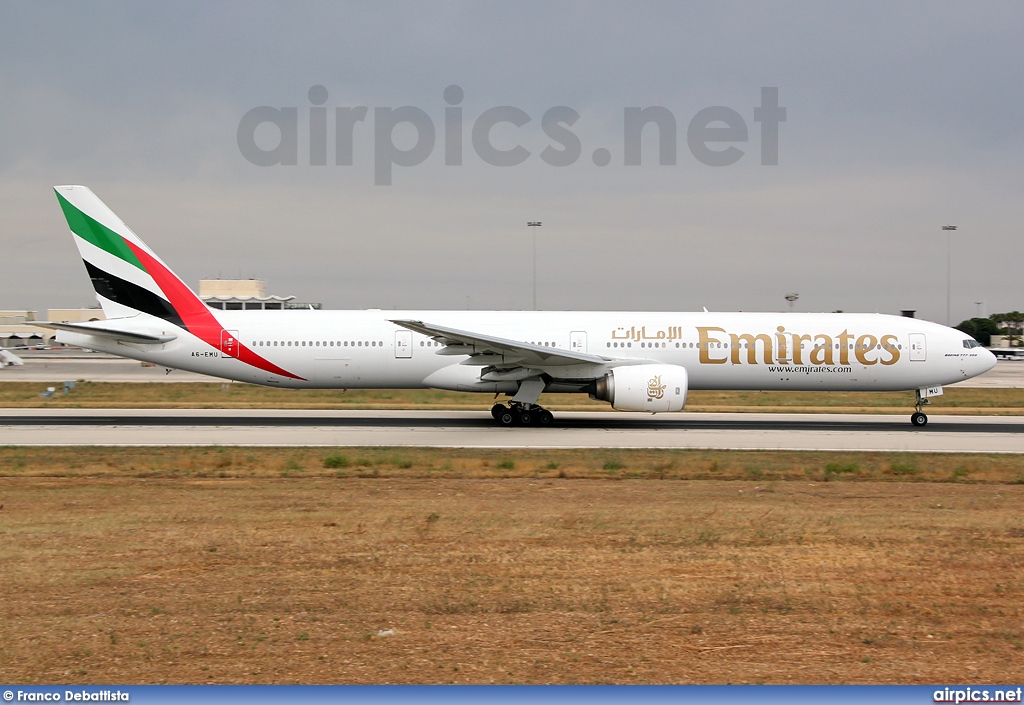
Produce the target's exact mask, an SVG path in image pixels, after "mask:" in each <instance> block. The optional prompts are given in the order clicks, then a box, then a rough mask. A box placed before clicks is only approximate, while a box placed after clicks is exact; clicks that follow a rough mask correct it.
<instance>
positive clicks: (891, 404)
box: [0, 381, 1024, 414]
mask: <svg viewBox="0 0 1024 705" xmlns="http://www.w3.org/2000/svg"><path fill="white" fill-rule="evenodd" d="M47 386H56V387H57V388H58V389H60V388H61V383H60V382H59V381H58V382H54V383H50V384H47V383H31V382H3V383H0V407H11V408H146V409H155V408H162V409H179V408H190V409H210V408H214V409H247V408H260V409H467V410H484V409H487V408H489V407H490V404H491V396H490V395H487V394H472V393H463V392H444V391H439V390H430V389H425V390H396V389H374V390H350V391H348V392H344V393H343V392H342V391H341V390H331V389H306V390H289V389H273V388H267V387H257V386H255V385H250V384H234V383H230V384H229V383H225V384H208V383H181V384H159V383H123V384H122V383H113V382H81V383H79V384H78V386H77V388H76V389H75V390H74V391H73V392H72V393H71V394H69V395H64V394H62V393H58V394H57V395H56V396H55V397H53V398H52V399H41V398H40V396H39V395H40V393H41V392H42V391H43V390H45V389H46V387H47ZM933 401H934V404H933V405H932V406H930V407H929V408H928V413H929V414H943V413H947V414H948V413H956V414H974V413H983V414H1022V413H1024V389H987V388H970V387H963V388H960V387H951V388H948V389H946V390H945V394H944V395H943V396H941V397H938V398H936V399H934V400H933ZM540 402H541V404H543V405H545V406H547V407H549V408H551V409H555V410H563V411H564V410H574V409H579V410H583V409H607V408H608V405H607V404H605V403H604V402H598V401H594V400H592V399H589V398H588V397H587V396H586V395H584V394H549V395H544V396H542V397H541V400H540ZM913 406H914V394H913V392H714V391H691V392H690V395H689V397H688V400H687V405H686V408H687V410H689V411H722V412H726V411H785V412H791V413H792V412H803V411H807V412H815V411H829V412H833V413H839V412H843V413H879V414H887V413H898V414H904V413H909V412H908V410H909V409H912V408H913Z"/></svg>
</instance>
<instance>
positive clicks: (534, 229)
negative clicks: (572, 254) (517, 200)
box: [526, 220, 541, 311]
mask: <svg viewBox="0 0 1024 705" xmlns="http://www.w3.org/2000/svg"><path fill="white" fill-rule="evenodd" d="M540 226H541V222H540V221H539V220H531V221H529V222H528V223H527V224H526V227H528V228H531V231H530V232H532V233H533V310H534V311H536V310H537V228H539V227H540Z"/></svg>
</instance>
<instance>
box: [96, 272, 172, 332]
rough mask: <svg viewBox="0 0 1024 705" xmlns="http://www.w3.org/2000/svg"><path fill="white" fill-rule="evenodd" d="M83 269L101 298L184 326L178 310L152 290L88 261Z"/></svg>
mask: <svg viewBox="0 0 1024 705" xmlns="http://www.w3.org/2000/svg"><path fill="white" fill-rule="evenodd" d="M83 261H84V260H83ZM85 269H86V271H88V272H89V278H90V279H92V285H93V288H95V289H96V293H97V294H99V295H100V296H102V297H103V298H105V299H109V300H111V301H113V302H115V303H118V304H121V305H122V306H127V307H128V308H134V309H135V310H137V311H142V312H143V313H148V314H149V315H151V316H156V317H157V318H162V319H163V320H165V321H167V322H168V323H172V324H174V325H176V326H178V327H179V328H185V324H184V323H183V322H182V320H181V316H179V315H178V312H177V311H175V310H174V307H173V306H171V304H170V302H169V301H167V300H166V299H163V298H161V297H159V296H157V295H156V294H154V293H153V292H152V291H149V290H148V289H144V288H143V287H141V286H139V285H138V284H133V283H132V282H130V281H126V280H124V279H121V278H120V277H115V276H114V275H113V274H108V273H107V272H104V271H103V270H102V269H99V268H98V267H96V266H94V265H92V264H89V263H88V262H85Z"/></svg>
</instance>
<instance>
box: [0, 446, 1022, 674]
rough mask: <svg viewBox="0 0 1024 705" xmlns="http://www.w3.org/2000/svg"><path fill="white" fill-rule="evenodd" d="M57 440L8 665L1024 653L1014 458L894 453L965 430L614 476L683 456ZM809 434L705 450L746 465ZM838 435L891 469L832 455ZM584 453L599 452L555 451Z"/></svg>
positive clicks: (877, 658)
mask: <svg viewBox="0 0 1024 705" xmlns="http://www.w3.org/2000/svg"><path fill="white" fill-rule="evenodd" d="M54 452H56V451H53V450H52V449H3V450H2V451H0V464H2V467H3V468H4V474H5V475H6V477H3V478H2V479H0V505H2V507H0V533H2V542H0V565H2V566H3V573H2V575H3V579H2V580H0V681H6V682H15V683H17V682H52V683H69V682H77V683H98V682H122V683H124V682H129V683H159V682H175V683H188V682H198V683H247V682H303V683H321V682H323V683H383V682H391V683H445V682H457V683H462V682H474V683H491V682H495V683H510V682H511V683H524V682H529V683H536V682H551V683H647V682H655V683H691V682H709V683H724V682H733V683H740V682H744V683H759V682H772V683H819V682H828V683H837V682H864V683H875V682H879V683H883V682H884V683H931V682H972V683H979V682H1013V681H1019V680H1021V679H1022V678H1024V667H1022V665H1021V664H1022V663H1024V628H1022V626H1021V625H1022V623H1024V609H1022V605H1024V571H1022V568H1024V566H1022V556H1024V520H1022V518H1021V514H1020V507H1021V506H1022V501H1024V485H1019V484H1005V483H1002V482H999V479H1000V478H1002V479H1003V480H1006V479H1009V478H1012V476H1013V473H1014V468H1012V467H1009V466H1007V467H1003V468H1001V469H1000V468H996V467H995V466H992V467H991V468H989V469H987V470H984V472H986V473H992V475H991V476H990V477H989V480H990V481H989V482H975V483H972V482H964V481H963V479H964V478H963V476H961V477H958V478H954V477H953V476H952V475H950V476H949V477H948V478H947V479H958V480H961V481H959V482H956V483H953V482H922V481H919V482H903V481H894V480H893V479H892V478H894V477H896V476H895V475H892V474H890V475H886V474H885V473H884V463H889V466H888V467H889V469H890V471H891V469H892V463H893V462H896V463H897V467H904V466H900V465H898V463H905V466H907V467H909V466H911V465H913V466H914V467H916V468H918V472H917V474H915V475H910V476H911V477H914V478H916V479H922V478H926V477H932V476H933V475H934V477H936V478H940V476H942V475H943V474H945V473H946V470H943V471H941V472H939V471H933V470H932V469H931V467H932V463H933V462H938V460H939V459H940V456H905V455H904V456H877V457H876V456H868V455H861V456H854V455H853V454H851V455H850V456H849V457H847V456H842V457H835V456H834V459H833V460H826V455H825V454H820V457H817V458H815V459H813V461H805V463H806V467H810V466H812V465H813V464H814V463H817V464H818V465H817V468H818V469H817V470H816V471H815V472H817V473H818V474H819V475H820V478H819V479H810V478H809V477H808V476H807V475H801V472H802V471H799V470H794V471H793V472H794V473H795V474H796V475H797V476H802V477H803V479H800V480H790V481H768V480H766V479H765V478H762V479H761V480H760V481H724V480H720V479H711V480H693V481H677V480H669V479H666V480H661V481H659V480H630V479H607V477H600V475H601V474H602V473H604V474H605V475H606V476H607V475H608V474H609V473H618V475H617V476H618V477H620V478H621V477H622V476H623V475H625V474H626V473H627V471H628V470H629V469H630V468H634V467H642V466H643V463H646V462H666V461H665V459H664V457H661V456H658V457H655V456H654V455H651V456H644V455H640V456H636V457H633V456H630V455H629V454H619V455H617V456H616V458H617V459H609V458H606V457H605V456H604V455H602V454H596V455H592V456H588V454H586V453H583V452H579V453H578V454H577V452H575V451H566V452H565V454H564V455H557V454H551V453H548V454H545V455H546V456H547V457H551V458H554V459H552V460H549V461H547V462H549V463H556V464H558V465H559V468H550V469H548V468H547V466H546V465H545V467H544V468H540V467H537V468H536V474H538V475H541V476H539V477H534V476H533V475H534V474H535V473H534V464H537V465H539V463H540V462H541V460H542V458H543V457H544V456H539V455H538V456H536V457H534V456H529V457H527V456H521V455H515V456H512V457H508V456H499V455H486V454H485V455H481V456H480V457H477V458H476V460H475V463H476V468H477V470H478V471H479V472H480V473H482V474H486V473H487V472H491V471H495V470H497V467H496V466H497V464H498V463H504V462H509V461H510V462H512V464H513V467H506V468H503V471H504V472H507V473H510V474H517V473H519V472H520V471H521V470H522V471H524V472H525V474H526V475H527V476H526V477H518V478H516V477H510V478H504V479H501V478H490V477H481V478H469V479H457V478H455V477H450V476H446V477H443V478H439V477H432V476H431V475H429V474H428V473H427V472H426V471H427V464H428V461H429V462H431V463H435V464H436V465H437V466H443V464H444V462H450V463H452V465H451V468H450V470H449V471H448V472H450V473H452V474H457V472H458V471H457V470H456V468H457V467H458V465H459V464H460V463H464V464H466V466H467V468H468V467H469V466H470V464H471V462H472V459H471V457H470V456H468V455H467V456H459V455H457V454H453V455H452V456H451V457H450V458H449V459H448V460H447V461H446V460H444V459H443V454H444V453H446V451H436V452H435V451H431V452H434V453H436V454H437V455H436V457H435V456H430V455H429V454H427V455H419V453H420V451H416V453H415V454H412V452H411V451H410V453H411V454H410V455H409V456H408V457H406V458H404V459H398V461H397V462H395V463H391V464H388V463H385V462H381V463H376V464H371V465H367V466H356V465H355V464H354V463H355V462H356V461H357V460H358V459H359V457H360V456H361V455H364V454H365V456H366V457H364V458H362V459H363V460H367V461H370V460H373V458H371V457H370V454H372V453H378V452H379V453H385V452H386V451H380V450H374V449H346V450H345V451H335V452H334V453H335V454H337V453H341V452H344V453H345V454H347V456H349V457H348V458H347V460H348V461H349V464H348V465H343V466H342V467H338V468H325V467H323V465H324V460H325V458H326V457H328V456H329V455H331V453H332V452H331V451H323V450H318V451H316V452H312V451H310V452H309V454H307V455H302V453H303V452H305V451H296V450H293V449H287V450H285V449H280V450H278V449H269V450H268V451H267V453H266V454H265V455H254V456H253V459H252V460H247V459H246V456H245V453H246V452H247V451H246V450H244V449H232V450H230V451H228V450H224V451H221V450H218V449H152V450H148V451H145V452H140V451H138V450H134V451H133V450H132V449H111V450H109V451H107V450H104V449H71V450H65V451H63V452H64V453H65V455H64V456H63V463H64V464H65V465H72V464H76V463H77V464H78V466H77V467H68V468H66V469H65V470H62V468H61V462H62V459H61V457H60V456H59V455H52V454H51V455H48V453H54ZM104 452H109V453H111V455H110V456H109V457H108V460H109V464H108V465H105V466H104V465H103V459H102V456H101V455H100V454H102V453H104ZM132 452H134V453H137V455H134V456H133V455H131V453H132ZM253 452H256V451H255V450H254V451H253ZM387 452H391V453H392V454H393V451H387ZM423 452H424V453H427V451H423ZM37 453H38V454H37ZM175 453H177V454H178V455H177V457H175V455H174V454H175ZM275 453H276V455H275ZM296 453H299V454H298V455H296ZM449 453H450V452H449ZM682 455H685V454H682ZM783 455H784V454H777V457H771V456H770V455H765V454H741V453H736V454H726V453H722V454H717V455H715V456H714V458H716V459H717V460H715V459H712V457H711V455H708V456H700V455H694V456H692V457H693V458H694V459H696V460H697V461H698V462H700V463H713V462H717V463H718V469H717V470H714V469H713V468H711V467H710V466H705V467H703V468H702V469H701V472H707V473H712V474H713V473H714V472H723V473H734V472H735V473H739V475H740V476H742V473H743V472H745V469H746V468H750V467H761V468H769V469H770V467H783V466H792V464H793V461H792V459H789V460H787V459H786V458H785V457H783ZM381 457H384V456H381ZM850 458H856V459H858V462H857V469H855V470H850V471H844V470H842V465H843V463H850V462H854V461H853V460H851V459H850ZM886 458H888V460H887V459H886ZM974 460H976V459H974V458H972V459H968V460H967V462H973V461H974ZM994 461H995V459H993V462H994ZM407 462H411V463H412V465H410V466H408V467H404V465H405V464H406V463H407ZM828 462H835V463H839V465H837V466H836V467H837V468H838V471H837V473H836V475H835V476H836V477H837V478H841V479H845V478H850V477H858V476H861V477H867V476H866V475H863V476H862V475H859V473H862V472H865V468H869V467H875V465H872V463H876V462H877V467H878V468H879V477H887V478H890V481H888V482H880V481H876V480H871V479H863V480H862V481H859V482H849V481H836V482H821V481H819V480H820V479H824V477H825V470H824V466H825V464H826V463H828ZM961 462H963V459H961ZM1018 462H1019V461H1018ZM245 463H249V464H250V465H249V466H246V465H245ZM485 463H486V464H485ZM615 463H619V464H621V465H622V467H619V468H616V467H614V465H615ZM773 463H774V464H775V465H773ZM286 465H287V466H288V467H285V466H286ZM172 466H177V468H178V469H177V471H175V472H170V471H167V472H163V471H161V470H160V468H164V469H169V468H172ZM606 466H607V467H608V468H609V469H606ZM685 466H686V463H683V462H682V461H680V460H679V459H678V458H677V460H676V465H675V466H673V467H676V468H682V467H685ZM360 467H361V468H362V470H367V471H368V472H369V473H370V474H371V475H372V473H373V470H374V469H376V470H377V471H378V474H379V475H380V477H372V476H371V477H355V476H354V475H356V474H359V472H357V470H359V469H360ZM564 467H580V468H584V467H587V468H590V469H591V472H592V477H593V478H594V479H586V480H580V479H577V480H571V479H559V478H557V477H544V476H543V474H544V473H551V474H557V473H558V472H559V470H560V469H564ZM794 467H795V466H794ZM261 468H263V469H261ZM993 468H995V469H993ZM954 469H955V468H954ZM44 471H45V472H44ZM339 471H340V472H342V473H344V475H345V476H343V477H338V476H333V473H336V472H339ZM977 471H978V472H979V473H980V472H982V467H981V464H979V465H978V466H977ZM186 472H188V473H191V474H188V475H186ZM199 472H203V473H206V474H209V475H212V476H209V477H197V476H196V475H197V474H198V473H199ZM250 472H251V474H250ZM467 472H468V471H467ZM762 472H764V470H763V469H762ZM773 472H774V471H773ZM1016 472H1017V473H1019V468H1018V469H1016ZM219 473H225V474H229V475H231V476H229V477H217V476H216V475H217V474H219ZM282 473H289V474H290V476H289V477H281V476H280V475H281V474H282ZM45 474H49V475H51V476H49V477H46V476H43V475H45ZM362 474H367V473H366V472H364V473H362ZM812 474H813V473H812ZM311 475H315V476H311ZM413 475H415V476H413ZM666 476H668V475H666ZM723 476H725V477H729V476H732V475H729V474H726V475H723ZM903 476H904V477H906V476H907V475H903ZM969 478H970V475H968V479H969ZM940 479H941V478H940ZM388 629H393V630H394V634H393V635H388V636H378V632H379V631H380V630H388Z"/></svg>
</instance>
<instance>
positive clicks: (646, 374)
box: [591, 365, 688, 413]
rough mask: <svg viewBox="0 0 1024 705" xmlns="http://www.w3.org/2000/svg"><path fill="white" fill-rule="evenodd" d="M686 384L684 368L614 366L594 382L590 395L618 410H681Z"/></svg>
mask: <svg viewBox="0 0 1024 705" xmlns="http://www.w3.org/2000/svg"><path fill="white" fill-rule="evenodd" d="M687 381H688V378H687V375H686V368H685V367H680V366H679V365H630V366H622V367H615V368H613V369H612V371H611V372H610V373H609V374H607V375H605V376H604V377H602V378H601V379H599V380H597V382H595V384H594V388H595V389H594V393H593V394H592V395H591V396H592V397H593V398H595V399H601V400H602V401H607V402H610V403H611V405H612V407H613V408H615V409H620V410H622V411H650V412H651V413H655V412H659V411H681V410H682V408H683V406H684V405H685V404H686V391H687Z"/></svg>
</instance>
